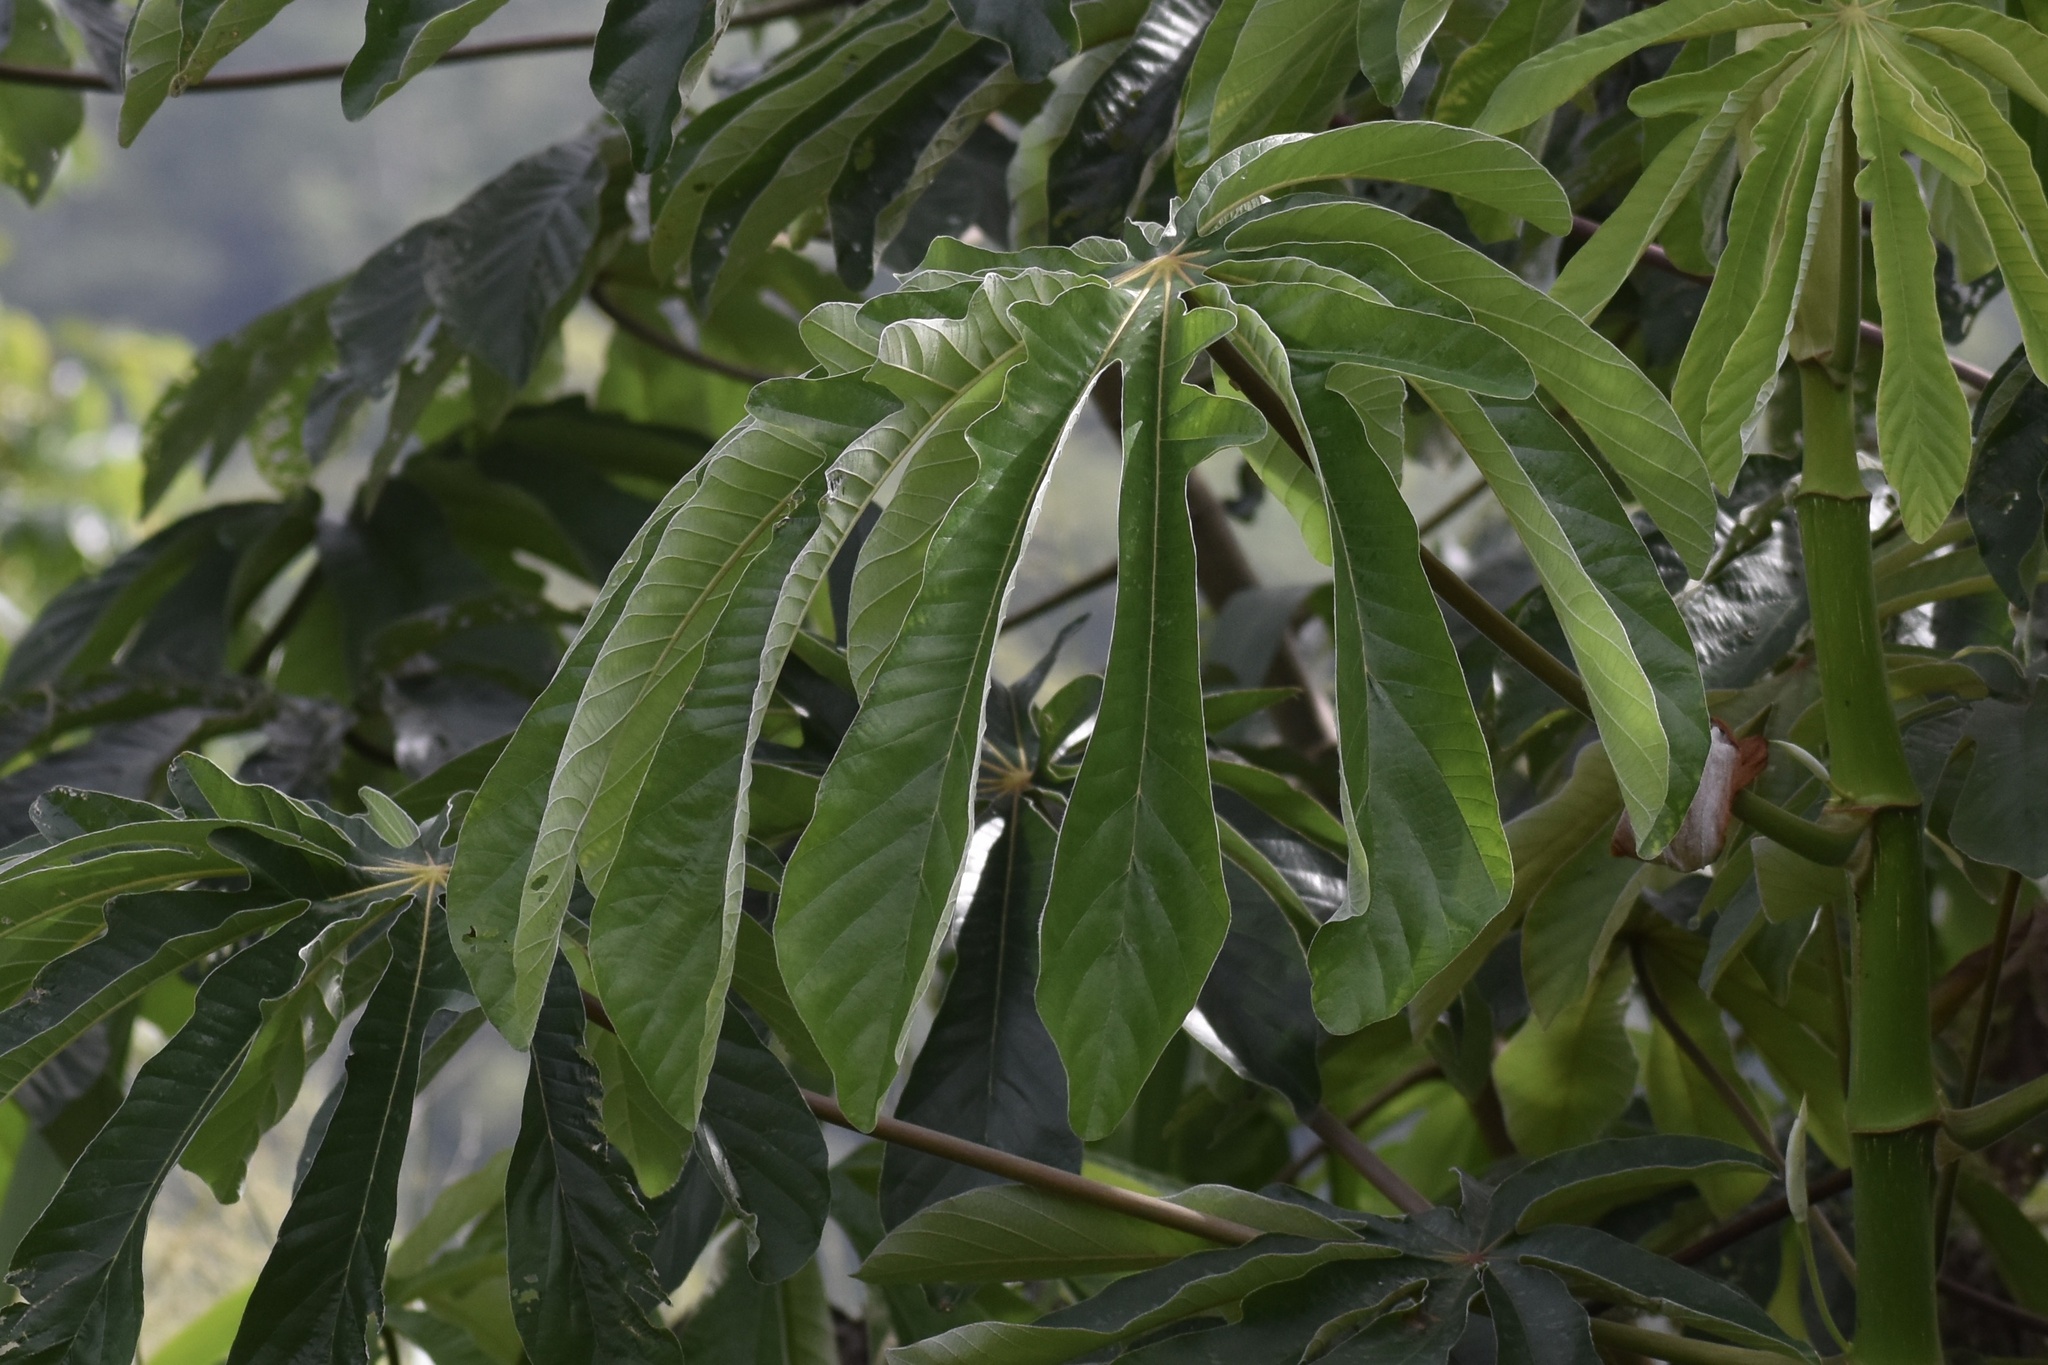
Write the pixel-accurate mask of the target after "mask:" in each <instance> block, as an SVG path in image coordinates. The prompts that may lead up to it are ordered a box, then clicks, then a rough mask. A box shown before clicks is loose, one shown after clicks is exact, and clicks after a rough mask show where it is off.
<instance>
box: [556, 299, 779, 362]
mask: <svg viewBox="0 0 2048 1365" xmlns="http://www.w3.org/2000/svg"><path fill="white" fill-rule="evenodd" d="M590 301H591V302H592V303H594V304H596V305H597V311H598V312H600V313H603V314H604V315H605V316H606V317H608V318H610V319H611V320H612V325H613V326H615V327H617V328H618V329H619V330H620V331H622V332H624V333H625V334H626V335H627V336H630V337H632V338H633V340H635V341H637V342H639V343H640V344H641V345H643V346H650V347H652V348H653V349H655V350H657V351H660V352H661V353H662V354H663V355H666V356H670V357H672V358H674V359H676V360H680V361H682V362H683V363H684V364H685V365H695V366H696V367H697V368H698V369H700V370H709V371H711V373H713V374H722V375H724V376H725V377H726V378H727V379H737V380H738V381H740V383H742V384H760V383H764V382H765V381H767V380H770V379H776V378H780V376H779V375H772V374H769V373H768V372H767V371H766V370H756V369H751V368H749V367H748V366H745V365H735V364H733V363H732V362H731V361H729V360H720V359H719V358H718V357H717V356H714V355H706V354H704V352H702V351H700V350H698V349H697V348H696V347H694V346H690V345H686V344H685V343H684V342H683V341H681V340H680V339H679V338H677V336H676V335H675V334H674V333H673V332H670V331H667V330H666V329H664V328H660V327H655V326H653V325H651V324H650V323H648V322H646V321H645V320H644V319H642V318H640V317H637V316H636V315H634V314H633V313H632V312H630V311H629V310H627V309H625V308H623V307H621V306H620V305H619V303H618V301H617V300H616V299H614V298H612V296H611V295H610V294H608V293H606V292H605V288H604V285H603V283H602V282H599V283H597V284H593V285H591V286H590Z"/></svg>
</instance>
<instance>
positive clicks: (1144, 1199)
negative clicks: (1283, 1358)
mask: <svg viewBox="0 0 2048 1365" xmlns="http://www.w3.org/2000/svg"><path fill="white" fill-rule="evenodd" d="M803 1096H804V1103H805V1104H807V1105H809V1106H810V1107H811V1112H812V1113H813V1114H815V1115H817V1116H818V1117H819V1118H820V1119H823V1120H824V1121H825V1122H826V1123H829V1124H832V1125H834V1126H835V1127H839V1128H845V1129H848V1130H850V1131H852V1132H855V1133H859V1132H861V1131H862V1130H861V1129H860V1128H858V1127H857V1126H855V1124H854V1122H853V1120H851V1119H849V1118H847V1117H846V1111H845V1110H843V1109H841V1108H840V1107H839V1104H838V1101H836V1100H833V1099H831V1098H829V1097H828V1096H825V1095H820V1094H818V1093H817V1092H816V1091H814V1090H806V1091H804V1092H803ZM866 1136H869V1137H875V1138H880V1139H881V1140H882V1141H883V1142H887V1143H892V1144H894V1145H895V1146H898V1147H908V1148H910V1149H911V1150H912V1151H917V1152H923V1153H924V1154H925V1155H927V1156H935V1157H939V1158H941V1159H943V1160H946V1161H952V1162H957V1163H959V1164H960V1165H962V1166H972V1167H973V1168H974V1169H975V1170H977V1171H987V1172H988V1173H989V1174H990V1175H995V1176H1001V1177H1002V1178H1003V1179H1005V1180H1014V1181H1016V1182H1017V1183H1018V1184H1020V1185H1029V1186H1031V1187H1032V1188H1033V1189H1039V1190H1044V1191H1045V1192H1046V1193H1048V1194H1057V1195H1062V1196H1064V1197H1066V1198H1068V1199H1075V1200H1079V1201H1081V1202H1082V1203H1086V1204H1093V1205H1095V1206H1096V1207H1098V1208H1105V1209H1113V1210H1115V1211H1116V1212H1118V1213H1125V1214H1129V1215H1130V1216H1131V1217H1133V1218H1142V1219H1144V1220H1145V1221H1146V1222H1148V1223H1157V1224H1159V1226H1161V1227H1167V1228H1172V1229H1174V1230H1175V1231H1177V1232H1188V1233H1193V1234H1194V1235H1195V1236H1197V1237H1206V1238H1208V1239H1209V1240H1210V1241H1212V1242H1220V1243H1222V1244H1223V1245H1225V1246H1243V1245H1244V1244H1245V1243H1246V1242H1249V1241H1251V1240H1252V1239H1253V1238H1255V1237H1257V1236H1258V1235H1259V1232H1258V1229H1256V1228H1249V1227H1246V1226H1245V1225H1244V1224H1243V1223H1234V1222H1232V1221H1231V1220H1229V1219H1228V1218H1217V1217H1215V1216H1214V1215H1212V1214H1207V1213H1202V1212H1199V1211H1197V1210H1195V1209H1190V1208H1183V1207H1182V1206H1181V1205H1179V1204H1174V1203H1169V1202H1168V1201H1166V1200H1164V1199H1157V1198H1154V1197H1153V1196H1152V1195H1149V1194H1139V1193H1138V1192H1137V1191H1136V1190H1125V1189H1119V1188H1117V1187H1116V1186H1114V1185H1105V1184H1103V1183H1102V1182H1101V1181H1098V1180H1090V1179H1088V1178H1087V1177H1086V1176H1081V1175H1075V1174H1074V1173H1073V1172H1072V1171H1063V1170H1061V1169H1060V1168H1059V1167H1057V1166H1047V1165H1045V1164H1044V1163H1043V1162H1038V1161H1032V1160H1029V1159H1027V1158H1025V1157H1021V1156H1015V1155H1013V1154H1011V1153H1009V1152H1002V1151H997V1150H996V1149H995V1148H993V1147H984V1146H982V1145H981V1144H980V1143H978V1142H969V1141H968V1140H967V1139H966V1138H959V1137H954V1136H953V1135H952V1134H951V1133H941V1132H939V1131H938V1130H937V1129H933V1128H924V1127H920V1126H919V1125H917V1124H915V1123H905V1122H903V1121H902V1120H901V1119H892V1118H882V1119H877V1120H876V1121H875V1126H874V1129H873V1130H872V1131H871V1132H868V1133H867V1134H866ZM1425 1207H1427V1205H1425Z"/></svg>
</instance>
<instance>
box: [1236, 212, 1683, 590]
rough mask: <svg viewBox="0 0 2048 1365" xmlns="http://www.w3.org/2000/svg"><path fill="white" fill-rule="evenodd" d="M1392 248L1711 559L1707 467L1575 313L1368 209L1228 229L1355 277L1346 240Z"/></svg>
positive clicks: (1445, 239)
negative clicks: (1465, 313) (1511, 351)
mask: <svg viewBox="0 0 2048 1365" xmlns="http://www.w3.org/2000/svg"><path fill="white" fill-rule="evenodd" d="M1361 242H1362V243H1368V244H1372V245H1375V246H1377V247H1380V248H1384V249H1385V250H1386V251H1389V252H1391V253H1392V254H1393V255H1394V257H1395V258H1396V260H1397V261H1398V263H1399V264H1400V265H1401V266H1402V267H1405V268H1406V269H1407V270H1408V271H1411V272H1413V273H1414V274H1415V275H1417V276H1420V277H1421V279H1422V281H1423V282H1425V283H1426V284H1427V285H1428V286H1430V287H1433V288H1435V289H1437V290H1441V291H1443V292H1444V293H1447V294H1449V295H1451V296H1452V297H1453V298H1455V299H1456V300H1457V301H1458V303H1460V304H1461V305H1463V306H1464V307H1465V308H1467V309H1468V310H1470V312H1471V315H1472V320H1473V321H1474V322H1477V323H1478V324H1479V325H1480V326H1482V327H1485V328H1486V329H1487V330H1489V331H1491V332H1494V333H1495V334H1497V335H1498V336H1500V337H1501V338H1503V339H1504V340H1506V341H1507V342H1508V343H1509V344H1510V345H1512V346H1513V347H1514V348H1515V349H1516V350H1517V351H1519V352H1521V354H1522V357H1523V359H1525V360H1526V361H1528V363H1529V367H1530V368H1531V369H1532V370H1534V371H1535V372H1536V379H1537V382H1538V383H1539V384H1541V385H1542V386H1543V388H1544V389H1545V390H1547V391H1548V393H1549V394H1550V396H1551V397H1553V398H1555V399H1556V400H1557V402H1558V404H1559V405H1560V406H1561V407H1562V408H1563V409H1564V410H1565V411H1566V412H1567V413H1568V414H1570V415H1571V417H1572V418H1573V420H1575V421H1576V422H1577V423H1578V424H1579V426H1580V427H1582V428H1584V429H1585V431H1586V432H1587V434H1588V435H1590V436H1591V437H1592V438H1593V441H1594V443H1595V444H1596V445H1598V446H1599V448H1600V452H1601V454H1603V455H1605V456H1606V457H1607V460H1608V463H1609V464H1611V465H1612V466H1613V468H1614V470H1615V472H1617V473H1618V474H1620V475H1621V477H1622V479H1623V481H1624V482H1625V483H1626V484H1627V485H1628V487H1629V489H1630V490H1631V491H1632V492H1634V493H1635V495H1636V496H1637V497H1638V498H1640V499H1641V500H1642V504H1643V507H1644V509H1645V510H1646V511H1648V512H1649V514H1650V516H1651V518H1652V519H1653V520H1654V521H1655V522H1656V523H1657V527H1658V529H1659V530H1661V531H1663V532H1664V534H1665V536H1666V538H1668V539H1669V540H1670V541H1671V544H1672V546H1673V547H1674V548H1675V549H1676V550H1677V551H1678V552H1679V554H1680V555H1681V556H1683V557H1684V559H1685V562H1686V564H1687V565H1688V566H1689V567H1690V568H1692V569H1693V570H1694V571H1695V572H1698V571H1699V570H1701V569H1703V568H1705V567H1706V565H1707V563H1708V561H1709V560H1711V559H1712V558H1713V553H1714V545H1715V540H1714V517H1715V506H1714V497H1713V489H1712V486H1711V484H1710V483H1709V482H1708V479H1707V471H1706V466H1705V465H1704V464H1703V463H1702V462H1701V459H1700V456H1699V453H1698V451H1697V450H1695V449H1694V448H1693V445H1692V442H1691V440H1690V438H1688V437H1687V436H1686V434H1685V428H1684V427H1683V425H1682V424H1681V423H1680V422H1679V420H1678V415H1677V414H1676V413H1674V412H1673V411H1672V409H1671V405H1670V404H1669V403H1668V402H1666V401H1665V399H1664V397H1663V395H1662V394H1661V393H1660V392H1659V391H1658V389H1657V387H1656V385H1654V384H1652V383H1651V382H1650V381H1649V380H1648V379H1647V378H1645V377H1644V376H1643V374H1642V372H1641V371H1640V370H1638V369H1637V368H1636V367H1635V366H1634V365H1633V364H1631V363H1630V362H1629V361H1628V360H1627V359H1626V358H1625V357H1624V356H1623V355H1622V354H1621V352H1620V351H1618V350H1616V349H1615V348H1614V346H1613V345H1612V343H1610V342H1608V341H1607V340H1606V339H1605V338H1603V337H1601V336H1599V335H1597V334H1596V333H1594V332H1593V330H1592V329H1591V328H1589V327H1587V326H1586V324H1585V323H1584V322H1582V321H1581V320H1580V319H1579V318H1578V317H1577V315H1575V314H1574V313H1572V312H1571V310H1569V309H1567V308H1565V307H1564V306H1563V305H1561V304H1558V303H1556V302H1554V301H1552V300H1551V299H1550V298H1549V297H1547V296H1546V295H1544V294H1543V293H1541V292H1540V291H1538V290H1536V289H1534V288H1532V287H1531V286H1530V285H1529V284H1527V283H1526V282H1525V281H1523V280H1522V279H1521V278H1520V277H1519V276H1517V275H1515V274H1514V273H1513V272H1512V271H1509V270H1507V269H1506V268H1504V267H1502V266H1500V265H1497V264H1495V263H1494V262H1493V261H1491V260H1488V259H1487V258H1486V257H1485V256H1482V255H1480V254H1479V253H1478V252H1476V251H1474V250H1472V249H1471V248H1470V247H1467V246H1465V245H1464V244H1462V243H1460V242H1458V241H1456V240H1454V239H1453V238H1451V237H1449V236H1447V235H1445V234H1444V233H1441V232H1439V231H1437V230H1436V229H1434V228H1431V227H1428V226H1425V225H1424V224H1422V223H1418V222H1415V221H1414V220H1413V219H1410V218H1406V217H1403V216H1402V215H1401V214H1398V213H1395V212H1393V211H1392V210H1390V209H1386V208H1382V207H1380V206H1379V205H1376V204H1366V203H1331V204H1312V205H1304V206H1301V207H1296V208H1286V209H1281V210H1279V211H1277V212H1274V213H1270V214H1266V215H1264V216H1261V217H1259V218H1256V219H1253V220H1251V221H1249V222H1247V223H1246V224H1245V225H1244V226H1242V227H1238V228H1236V229H1234V230H1233V231H1232V232H1231V233H1230V235H1229V239H1228V243H1229V246H1230V248H1231V250H1233V251H1242V250H1258V249H1263V248H1270V247H1282V246H1284V247H1285V248H1286V249H1287V250H1288V252H1289V253H1290V254H1293V255H1298V256H1304V257H1307V258H1309V259H1311V260H1316V261H1320V262H1321V263H1323V264H1325V265H1329V266H1333V267H1335V268H1337V269H1340V270H1346V271H1349V273H1352V274H1354V275H1357V274H1359V271H1360V268H1362V267H1359V268H1354V265H1353V261H1354V259H1355V258H1356V257H1357V255H1358V254H1359V253H1358V252H1357V251H1356V249H1355V248H1353V247H1351V246H1349V245H1348V244H1350V243H1361Z"/></svg>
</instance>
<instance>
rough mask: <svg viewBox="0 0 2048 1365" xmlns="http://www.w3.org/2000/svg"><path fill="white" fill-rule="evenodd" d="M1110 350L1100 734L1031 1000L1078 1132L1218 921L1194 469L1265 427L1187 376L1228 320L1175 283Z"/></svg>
mask: <svg viewBox="0 0 2048 1365" xmlns="http://www.w3.org/2000/svg"><path fill="white" fill-rule="evenodd" d="M1146 297H1147V306H1146V307H1145V310H1144V311H1142V312H1139V313H1137V314H1136V315H1135V316H1134V317H1133V318H1132V320H1131V322H1130V324H1129V326H1130V327H1131V328H1132V332H1131V336H1130V339H1129V341H1128V342H1127V343H1126V344H1125V346H1124V347H1122V348H1120V349H1119V350H1118V352H1117V354H1118V358H1119V359H1120V360H1121V361H1122V363H1123V387H1124V393H1123V412H1124V420H1125V422H1126V424H1127V425H1126V428H1125V430H1126V432H1127V433H1128V435H1127V437H1126V440H1125V449H1124V479H1123V488H1122V492H1121V496H1120V497H1119V500H1118V517H1117V519H1118V555H1117V558H1118V563H1119V565H1120V572H1119V576H1118V580H1117V612H1116V623H1115V627H1114V630H1113V632H1112V635H1111V640H1110V650H1109V666H1108V669H1107V672H1106V675H1105V678H1104V682H1103V693H1102V703H1101V709H1100V711H1099V712H1098V714H1097V717H1096V729H1095V736H1094V738H1093V739H1092V740H1091V741H1090V742H1089V745H1088V753H1087V756H1086V758H1085V759H1083V761H1082V764H1081V773H1080V777H1079V778H1078V779H1077V781H1076V782H1075V785H1074V792H1073V795H1072V797H1071V798H1070V799H1069V802H1068V806H1067V813H1066V816H1065V819H1064V820H1063V822H1062V824H1061V829H1062V836H1061V838H1060V842H1059V850H1058V853H1057V854H1056V855H1055V857H1054V859H1053V871H1052V887H1051V890H1050V891H1049V893H1048V896H1047V900H1046V909H1045V923H1044V927H1043V930H1042V931H1041V934H1040V968H1039V981H1038V1009H1039V1013H1040V1014H1041V1015H1042V1016H1043V1017H1044V1019H1045V1023H1046V1028H1047V1029H1048V1030H1049V1031H1050V1032H1051V1033H1052V1037H1053V1041H1054V1042H1055V1043H1056V1044H1058V1046H1059V1050H1060V1058H1061V1060H1062V1061H1063V1062H1065V1064H1066V1068H1067V1079H1068V1097H1067V1112H1068V1118H1069V1120H1070V1121H1071V1122H1072V1123H1073V1125H1074V1130H1075V1131H1076V1132H1078V1133H1079V1134H1080V1135H1081V1136H1082V1137H1083V1138H1099V1137H1103V1136H1106V1135H1107V1134H1108V1133H1109V1132H1110V1130H1111V1129H1113V1128H1115V1127H1116V1125H1117V1124H1118V1123H1119V1122H1120V1121H1121V1120H1122V1119H1123V1116H1124V1113H1125V1111H1126V1110H1128V1109H1129V1108H1130V1106H1131V1102H1132V1101H1133V1100H1135V1099H1136V1098H1137V1094H1138V1089H1139V1087H1140V1086H1142V1085H1143V1084H1144V1083H1145V1078H1146V1077H1147V1076H1149V1075H1150V1074H1151V1072H1152V1065H1153V1063H1154V1062H1155V1061H1157V1060H1158V1057H1159V1053H1160V1052H1161V1050H1162V1049H1164V1048H1165V1046H1166V1044H1167V1042H1168V1040H1169V1039H1171V1038H1172V1037H1173V1035H1174V1033H1175V1031H1176V1030H1178V1029H1179V1027H1180V1022H1181V1020H1182V1019H1183V1018H1184V1017H1185V1016H1186V1015H1187V1012H1188V1010H1189V1009H1190V1008H1192V1007H1193V1005H1194V1003H1195V998H1196V996H1197V995H1198V994H1200V992H1201V989H1202V983H1203V981H1204V980H1206V979H1207V977H1208V975H1209V967H1210V965H1211V964H1212V963H1213V962H1214V961H1215V958H1216V952H1217V950H1218V949H1219V948H1221V947H1222V944H1223V938H1224V935H1225V934H1226V933H1228V932H1229V926H1230V905H1229V900H1228V898H1227V896H1226V895H1225V893H1224V889H1223V865H1222V855H1221V852H1220V850H1219V848H1218V845H1217V842H1216V815H1215V809H1214V806H1213V805H1212V803H1211V800H1210V796H1209V761H1208V753H1207V749H1206V745H1205V741H1204V731H1203V725H1202V679H1201V641H1200V637H1199V634H1198V632H1197V629H1196V597H1195V543H1194V533H1193V529H1192V527H1191V525H1190V523H1189V521H1188V517H1187V513H1186V485H1187V479H1188V475H1189V473H1190V472H1191V471H1192V470H1193V469H1194V467H1195V466H1196V465H1197V464H1199V463H1201V461H1202V460H1203V459H1204V458H1206V457H1207V456H1208V455H1210V454H1211V453H1213V452H1214V451H1216V450H1217V449H1219V448H1221V447H1223V446H1229V445H1236V444H1240V443H1242V442H1245V441H1250V440H1256V439H1257V438H1258V437H1259V436H1260V435H1261V434H1262V433H1263V429H1264V423H1263V421H1262V420H1261V419H1260V418H1259V416H1258V414H1257V413H1256V412H1255V411H1254V410H1253V409H1252V408H1250V407H1249V406H1248V405H1246V404H1244V403H1242V402H1240V401H1237V400H1234V399H1226V398H1222V397H1219V396H1215V395H1211V394H1208V393H1205V392H1203V391H1201V390H1199V389H1196V388H1194V387H1193V386H1192V385H1189V384H1186V383H1184V382H1183V379H1184V376H1185V375H1186V373H1187V367H1188V366H1189V364H1191V363H1192V362H1193V360H1194V358H1195V357H1196V356H1197V355H1198V354H1200V353H1201V352H1202V351H1203V350H1204V349H1206V348H1207V346H1208V345H1209V344H1210V343H1211V342H1212V341H1214V340H1216V339H1217V338H1218V337H1220V336H1223V335H1224V334H1226V333H1227V332H1228V331H1229V330H1230V329H1231V327H1232V326H1234V325H1235V319H1234V318H1233V317H1232V315H1231V314H1230V313H1229V312H1227V311H1225V310H1222V309H1212V308H1197V309H1194V310H1192V311H1186V312H1183V311H1182V305H1181V304H1180V303H1179V301H1178V300H1177V299H1175V298H1174V297H1173V294H1172V286H1171V284H1170V283H1169V284H1162V285H1160V286H1156V287H1155V288H1154V289H1153V290H1148V291H1147V296H1146Z"/></svg>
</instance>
